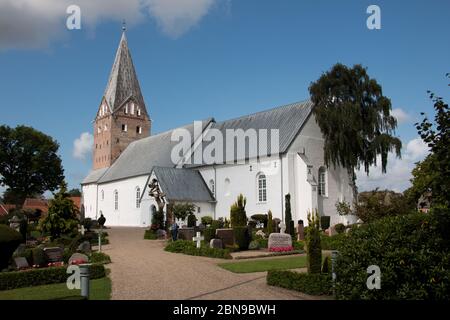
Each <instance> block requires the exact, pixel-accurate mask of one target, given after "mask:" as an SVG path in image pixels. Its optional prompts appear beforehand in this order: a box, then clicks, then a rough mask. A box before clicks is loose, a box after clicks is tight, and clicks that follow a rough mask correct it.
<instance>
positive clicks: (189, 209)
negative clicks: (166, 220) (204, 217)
mask: <svg viewBox="0 0 450 320" xmlns="http://www.w3.org/2000/svg"><path fill="white" fill-rule="evenodd" d="M194 212H195V205H194V204H193V203H175V204H174V205H173V206H172V213H173V215H174V216H175V218H177V219H179V220H183V221H184V220H185V219H186V218H187V216H189V215H190V214H194Z"/></svg>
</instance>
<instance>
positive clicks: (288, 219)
mask: <svg viewBox="0 0 450 320" xmlns="http://www.w3.org/2000/svg"><path fill="white" fill-rule="evenodd" d="M284 202H285V210H284V223H285V224H286V233H289V234H290V235H291V236H294V235H295V230H294V221H292V211H291V195H290V194H289V193H288V194H287V195H285V196H284Z"/></svg>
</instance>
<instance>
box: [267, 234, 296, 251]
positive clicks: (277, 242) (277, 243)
mask: <svg viewBox="0 0 450 320" xmlns="http://www.w3.org/2000/svg"><path fill="white" fill-rule="evenodd" d="M267 247H268V248H269V250H271V249H274V250H276V249H278V248H283V249H286V248H292V237H291V235H290V234H287V233H271V234H270V236H269V243H268V246H267Z"/></svg>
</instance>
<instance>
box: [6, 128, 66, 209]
mask: <svg viewBox="0 0 450 320" xmlns="http://www.w3.org/2000/svg"><path fill="white" fill-rule="evenodd" d="M58 148H59V145H58V143H57V142H56V141H55V140H53V139H52V138H51V137H50V136H47V135H45V134H44V133H42V132H40V131H37V130H35V129H33V128H31V127H26V126H17V127H16V128H10V127H8V126H4V125H3V126H0V184H1V185H6V186H7V187H8V188H7V190H8V192H12V193H14V195H15V204H16V205H17V206H21V205H22V204H23V201H24V200H25V198H27V197H29V196H32V195H35V194H43V193H44V192H45V191H47V190H50V191H54V190H56V189H57V188H58V187H59V186H60V184H61V183H62V182H63V180H64V175H63V168H62V165H61V159H60V157H59V156H58V154H57V151H58Z"/></svg>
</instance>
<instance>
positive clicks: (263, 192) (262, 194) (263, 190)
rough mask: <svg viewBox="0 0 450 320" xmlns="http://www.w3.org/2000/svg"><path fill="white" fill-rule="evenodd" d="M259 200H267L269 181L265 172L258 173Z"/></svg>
mask: <svg viewBox="0 0 450 320" xmlns="http://www.w3.org/2000/svg"><path fill="white" fill-rule="evenodd" d="M258 201H259V202H266V201H267V181H266V175H265V174H264V173H260V174H259V175H258Z"/></svg>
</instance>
